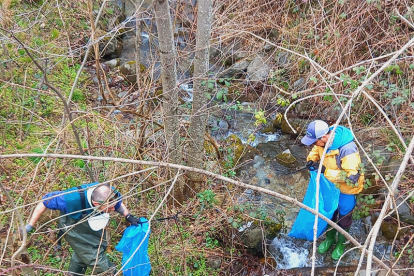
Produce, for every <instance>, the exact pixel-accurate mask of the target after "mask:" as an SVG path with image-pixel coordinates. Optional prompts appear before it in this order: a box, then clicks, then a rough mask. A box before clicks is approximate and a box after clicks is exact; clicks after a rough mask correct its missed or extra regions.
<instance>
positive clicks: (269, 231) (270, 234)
mask: <svg viewBox="0 0 414 276" xmlns="http://www.w3.org/2000/svg"><path fill="white" fill-rule="evenodd" d="M282 227H283V224H281V223H276V222H271V223H270V224H269V225H266V226H265V230H266V238H268V239H271V240H273V239H274V238H275V237H276V236H277V235H278V234H279V233H280V230H282Z"/></svg>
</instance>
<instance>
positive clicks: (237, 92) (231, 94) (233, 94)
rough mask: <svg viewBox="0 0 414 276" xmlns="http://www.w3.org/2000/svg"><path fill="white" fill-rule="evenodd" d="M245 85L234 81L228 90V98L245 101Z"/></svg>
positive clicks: (229, 99)
mask: <svg viewBox="0 0 414 276" xmlns="http://www.w3.org/2000/svg"><path fill="white" fill-rule="evenodd" d="M245 88H246V87H245V85H244V84H242V83H235V82H232V83H231V85H230V87H229V88H228V90H227V100H228V101H234V100H237V101H240V102H244V101H245V99H244V98H245V97H243V95H244V89H245Z"/></svg>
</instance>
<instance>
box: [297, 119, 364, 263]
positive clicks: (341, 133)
mask: <svg viewBox="0 0 414 276" xmlns="http://www.w3.org/2000/svg"><path fill="white" fill-rule="evenodd" d="M333 129H334V127H329V126H328V124H327V123H326V122H324V121H321V120H316V121H313V122H311V123H310V124H309V125H308V127H307V131H306V135H305V136H304V137H303V138H302V139H301V142H302V143H303V144H305V145H307V146H313V148H312V150H311V152H310V153H309V155H308V157H307V163H306V167H307V168H308V169H309V170H318V168H319V165H320V161H321V157H322V154H323V151H324V148H326V147H327V152H326V155H325V158H324V160H323V162H322V170H321V172H322V173H323V174H324V176H325V177H326V178H327V179H328V180H329V181H330V182H332V183H334V184H335V185H336V186H337V187H338V188H339V189H340V191H341V193H340V196H339V204H338V209H337V210H336V211H335V213H334V215H333V217H332V221H334V222H336V223H337V224H338V225H339V226H340V227H341V228H342V229H344V230H346V231H349V228H350V227H351V224H352V211H353V210H354V207H355V205H356V195H357V194H359V193H360V192H361V191H362V189H363V187H364V184H363V182H364V175H363V172H361V170H360V168H361V157H360V155H359V152H358V148H357V146H356V144H355V143H354V136H353V134H352V132H351V130H349V129H348V128H346V127H344V126H337V128H336V129H335V131H333ZM332 135H333V136H334V137H333V140H332V142H331V143H330V144H328V140H329V138H330V136H332ZM336 233H337V231H336V230H335V229H333V228H330V229H328V230H327V232H326V239H325V240H324V241H323V242H322V243H321V244H320V245H319V247H318V252H319V253H326V252H327V251H328V250H329V248H330V247H331V246H332V245H333V244H334V243H335V242H336ZM345 242H346V238H345V237H344V236H343V235H342V234H341V233H338V242H337V245H336V247H335V249H334V251H333V252H332V258H333V259H335V260H338V259H339V258H340V257H341V256H342V254H343V253H344V250H345Z"/></svg>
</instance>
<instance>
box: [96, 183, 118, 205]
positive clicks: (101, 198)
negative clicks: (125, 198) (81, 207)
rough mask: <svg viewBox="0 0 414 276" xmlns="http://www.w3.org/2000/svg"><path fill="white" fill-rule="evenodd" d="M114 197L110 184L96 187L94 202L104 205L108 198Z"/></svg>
mask: <svg viewBox="0 0 414 276" xmlns="http://www.w3.org/2000/svg"><path fill="white" fill-rule="evenodd" d="M113 195H114V193H113V191H112V189H111V187H109V185H108V184H102V185H99V186H98V187H96V188H95V190H93V192H92V200H93V201H96V202H99V203H102V202H105V201H106V200H107V199H108V197H111V196H113Z"/></svg>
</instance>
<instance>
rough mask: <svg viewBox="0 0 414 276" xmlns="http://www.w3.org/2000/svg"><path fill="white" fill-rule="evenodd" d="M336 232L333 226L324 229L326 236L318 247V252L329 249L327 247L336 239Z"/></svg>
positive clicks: (324, 251) (322, 252)
mask: <svg viewBox="0 0 414 276" xmlns="http://www.w3.org/2000/svg"><path fill="white" fill-rule="evenodd" d="M336 232H337V231H336V230H335V229H333V228H331V229H329V230H328V231H326V238H325V240H324V241H323V242H322V243H321V244H320V245H319V247H318V252H319V253H321V254H324V253H326V251H328V250H329V248H330V247H331V246H332V244H333V243H334V242H335V240H336Z"/></svg>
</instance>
